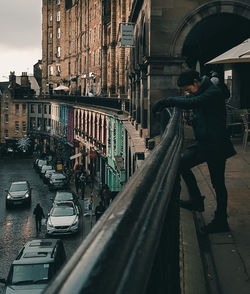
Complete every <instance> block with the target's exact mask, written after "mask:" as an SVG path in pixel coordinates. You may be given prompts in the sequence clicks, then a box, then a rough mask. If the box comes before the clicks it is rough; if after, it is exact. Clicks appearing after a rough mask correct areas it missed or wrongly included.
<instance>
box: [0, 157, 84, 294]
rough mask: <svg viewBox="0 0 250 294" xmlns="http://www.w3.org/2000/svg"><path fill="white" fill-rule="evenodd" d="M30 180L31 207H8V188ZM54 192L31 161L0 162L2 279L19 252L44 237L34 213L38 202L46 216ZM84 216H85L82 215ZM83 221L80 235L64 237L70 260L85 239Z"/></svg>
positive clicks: (0, 263)
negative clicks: (27, 244)
mask: <svg viewBox="0 0 250 294" xmlns="http://www.w3.org/2000/svg"><path fill="white" fill-rule="evenodd" d="M23 180H28V181H29V182H30V185H31V187H32V203H31V207H30V208H27V207H24V206H20V207H17V206H16V207H14V208H11V209H9V210H7V209H6V208H5V195H6V192H5V190H6V189H9V187H10V183H11V182H12V181H23ZM54 196H55V192H50V191H49V189H48V186H47V185H46V184H44V183H43V181H42V180H41V179H40V177H39V174H37V173H36V172H35V170H34V169H33V166H32V158H11V159H10V158H7V157H5V158H2V159H0V240H1V242H0V265H1V266H0V278H6V277H7V274H8V271H9V268H10V265H11V263H12V261H13V260H14V259H15V258H16V256H17V254H18V252H19V250H20V249H21V248H22V246H23V245H24V244H25V243H26V242H27V241H29V240H33V239H37V238H45V237H46V236H45V227H43V229H42V232H41V233H40V234H39V235H37V234H36V229H35V220H34V216H33V210H34V208H35V206H36V204H37V203H38V202H39V203H40V204H41V206H42V208H43V210H44V214H45V216H47V214H48V212H49V210H50V208H51V205H52V202H51V200H50V199H51V197H54ZM81 215H82V214H81ZM82 221H83V220H82V218H81V229H80V232H79V233H78V234H76V235H73V236H62V237H56V238H61V239H62V240H63V242H64V246H65V249H66V255H67V259H69V257H70V256H72V255H73V253H74V252H75V251H76V249H77V248H78V247H79V244H80V243H81V241H82V239H83V228H82V227H83V226H82ZM0 293H3V284H0Z"/></svg>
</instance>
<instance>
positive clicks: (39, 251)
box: [0, 239, 66, 294]
mask: <svg viewBox="0 0 250 294" xmlns="http://www.w3.org/2000/svg"><path fill="white" fill-rule="evenodd" d="M65 260H66V255H65V249H64V245H63V242H62V240H60V239H40V240H32V241H29V242H27V243H26V244H25V245H24V246H23V248H22V249H21V250H20V252H19V254H18V256H17V258H16V259H15V260H14V261H13V263H12V265H11V267H10V271H9V274H8V277H7V279H6V280H5V279H0V282H1V283H4V284H5V285H6V289H5V291H6V292H5V293H6V294H10V293H32V294H37V293H42V291H43V290H44V288H45V287H46V285H47V284H48V283H49V281H50V280H51V279H52V277H53V276H54V275H55V274H56V272H57V271H58V270H59V269H60V268H61V266H62V265H63V263H64V262H65Z"/></svg>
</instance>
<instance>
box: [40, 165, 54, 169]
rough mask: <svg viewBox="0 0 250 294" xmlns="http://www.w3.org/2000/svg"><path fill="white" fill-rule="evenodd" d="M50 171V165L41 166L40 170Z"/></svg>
mask: <svg viewBox="0 0 250 294" xmlns="http://www.w3.org/2000/svg"><path fill="white" fill-rule="evenodd" d="M50 169H52V166H51V165H43V167H42V170H50Z"/></svg>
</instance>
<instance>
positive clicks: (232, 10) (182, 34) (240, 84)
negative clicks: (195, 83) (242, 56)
mask: <svg viewBox="0 0 250 294" xmlns="http://www.w3.org/2000/svg"><path fill="white" fill-rule="evenodd" d="M249 35H250V5H247V4H243V3H239V2H234V1H213V2H211V3H209V4H205V5H203V6H201V7H199V8H197V9H196V10H194V11H193V13H192V14H190V15H189V16H188V17H187V18H186V19H185V20H184V21H183V23H182V25H181V26H180V27H179V29H178V30H177V32H176V34H175V38H174V41H173V43H172V47H171V54H172V55H173V56H175V57H177V58H178V57H179V58H180V57H181V58H183V57H184V58H185V61H186V65H187V66H188V67H192V68H197V69H198V68H199V70H200V72H201V74H207V73H208V72H209V71H210V70H211V69H213V70H216V71H217V72H218V73H220V74H221V78H222V77H223V75H224V69H232V70H233V79H232V104H233V105H234V106H236V107H243V108H248V107H250V99H249V97H248V88H249V87H248V85H249V83H250V78H249V72H250V64H234V65H225V66H224V65H217V66H215V65H212V66H209V65H206V66H205V64H206V62H207V61H209V60H211V59H212V58H214V57H216V56H218V55H220V54H222V53H224V52H225V51H227V50H229V49H231V48H232V47H234V46H236V45H238V44H240V43H241V42H243V41H244V40H246V39H248V38H249Z"/></svg>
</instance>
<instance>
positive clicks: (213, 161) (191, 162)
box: [180, 146, 227, 216]
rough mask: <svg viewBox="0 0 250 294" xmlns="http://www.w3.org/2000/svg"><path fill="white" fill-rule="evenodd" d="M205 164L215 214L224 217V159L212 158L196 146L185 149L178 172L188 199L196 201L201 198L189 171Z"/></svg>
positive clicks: (225, 208)
mask: <svg viewBox="0 0 250 294" xmlns="http://www.w3.org/2000/svg"><path fill="white" fill-rule="evenodd" d="M204 162H206V163H207V166H208V169H209V173H210V179H211V183H212V185H213V188H214V190H215V193H216V202H217V209H216V214H217V215H220V216H226V213H227V189H226V186H225V165H226V159H225V158H223V157H221V156H214V154H208V153H206V152H202V151H201V150H199V149H198V147H197V146H192V147H191V148H189V149H187V150H186V151H185V153H184V155H183V157H182V159H181V164H180V172H181V175H182V178H183V180H184V181H185V183H186V185H187V188H188V191H189V194H190V198H191V199H192V200H197V199H199V198H200V197H201V192H200V189H199V187H198V185H197V181H196V178H195V176H194V174H193V172H192V171H191V169H192V168H193V167H195V166H197V165H199V164H201V163H204Z"/></svg>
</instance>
